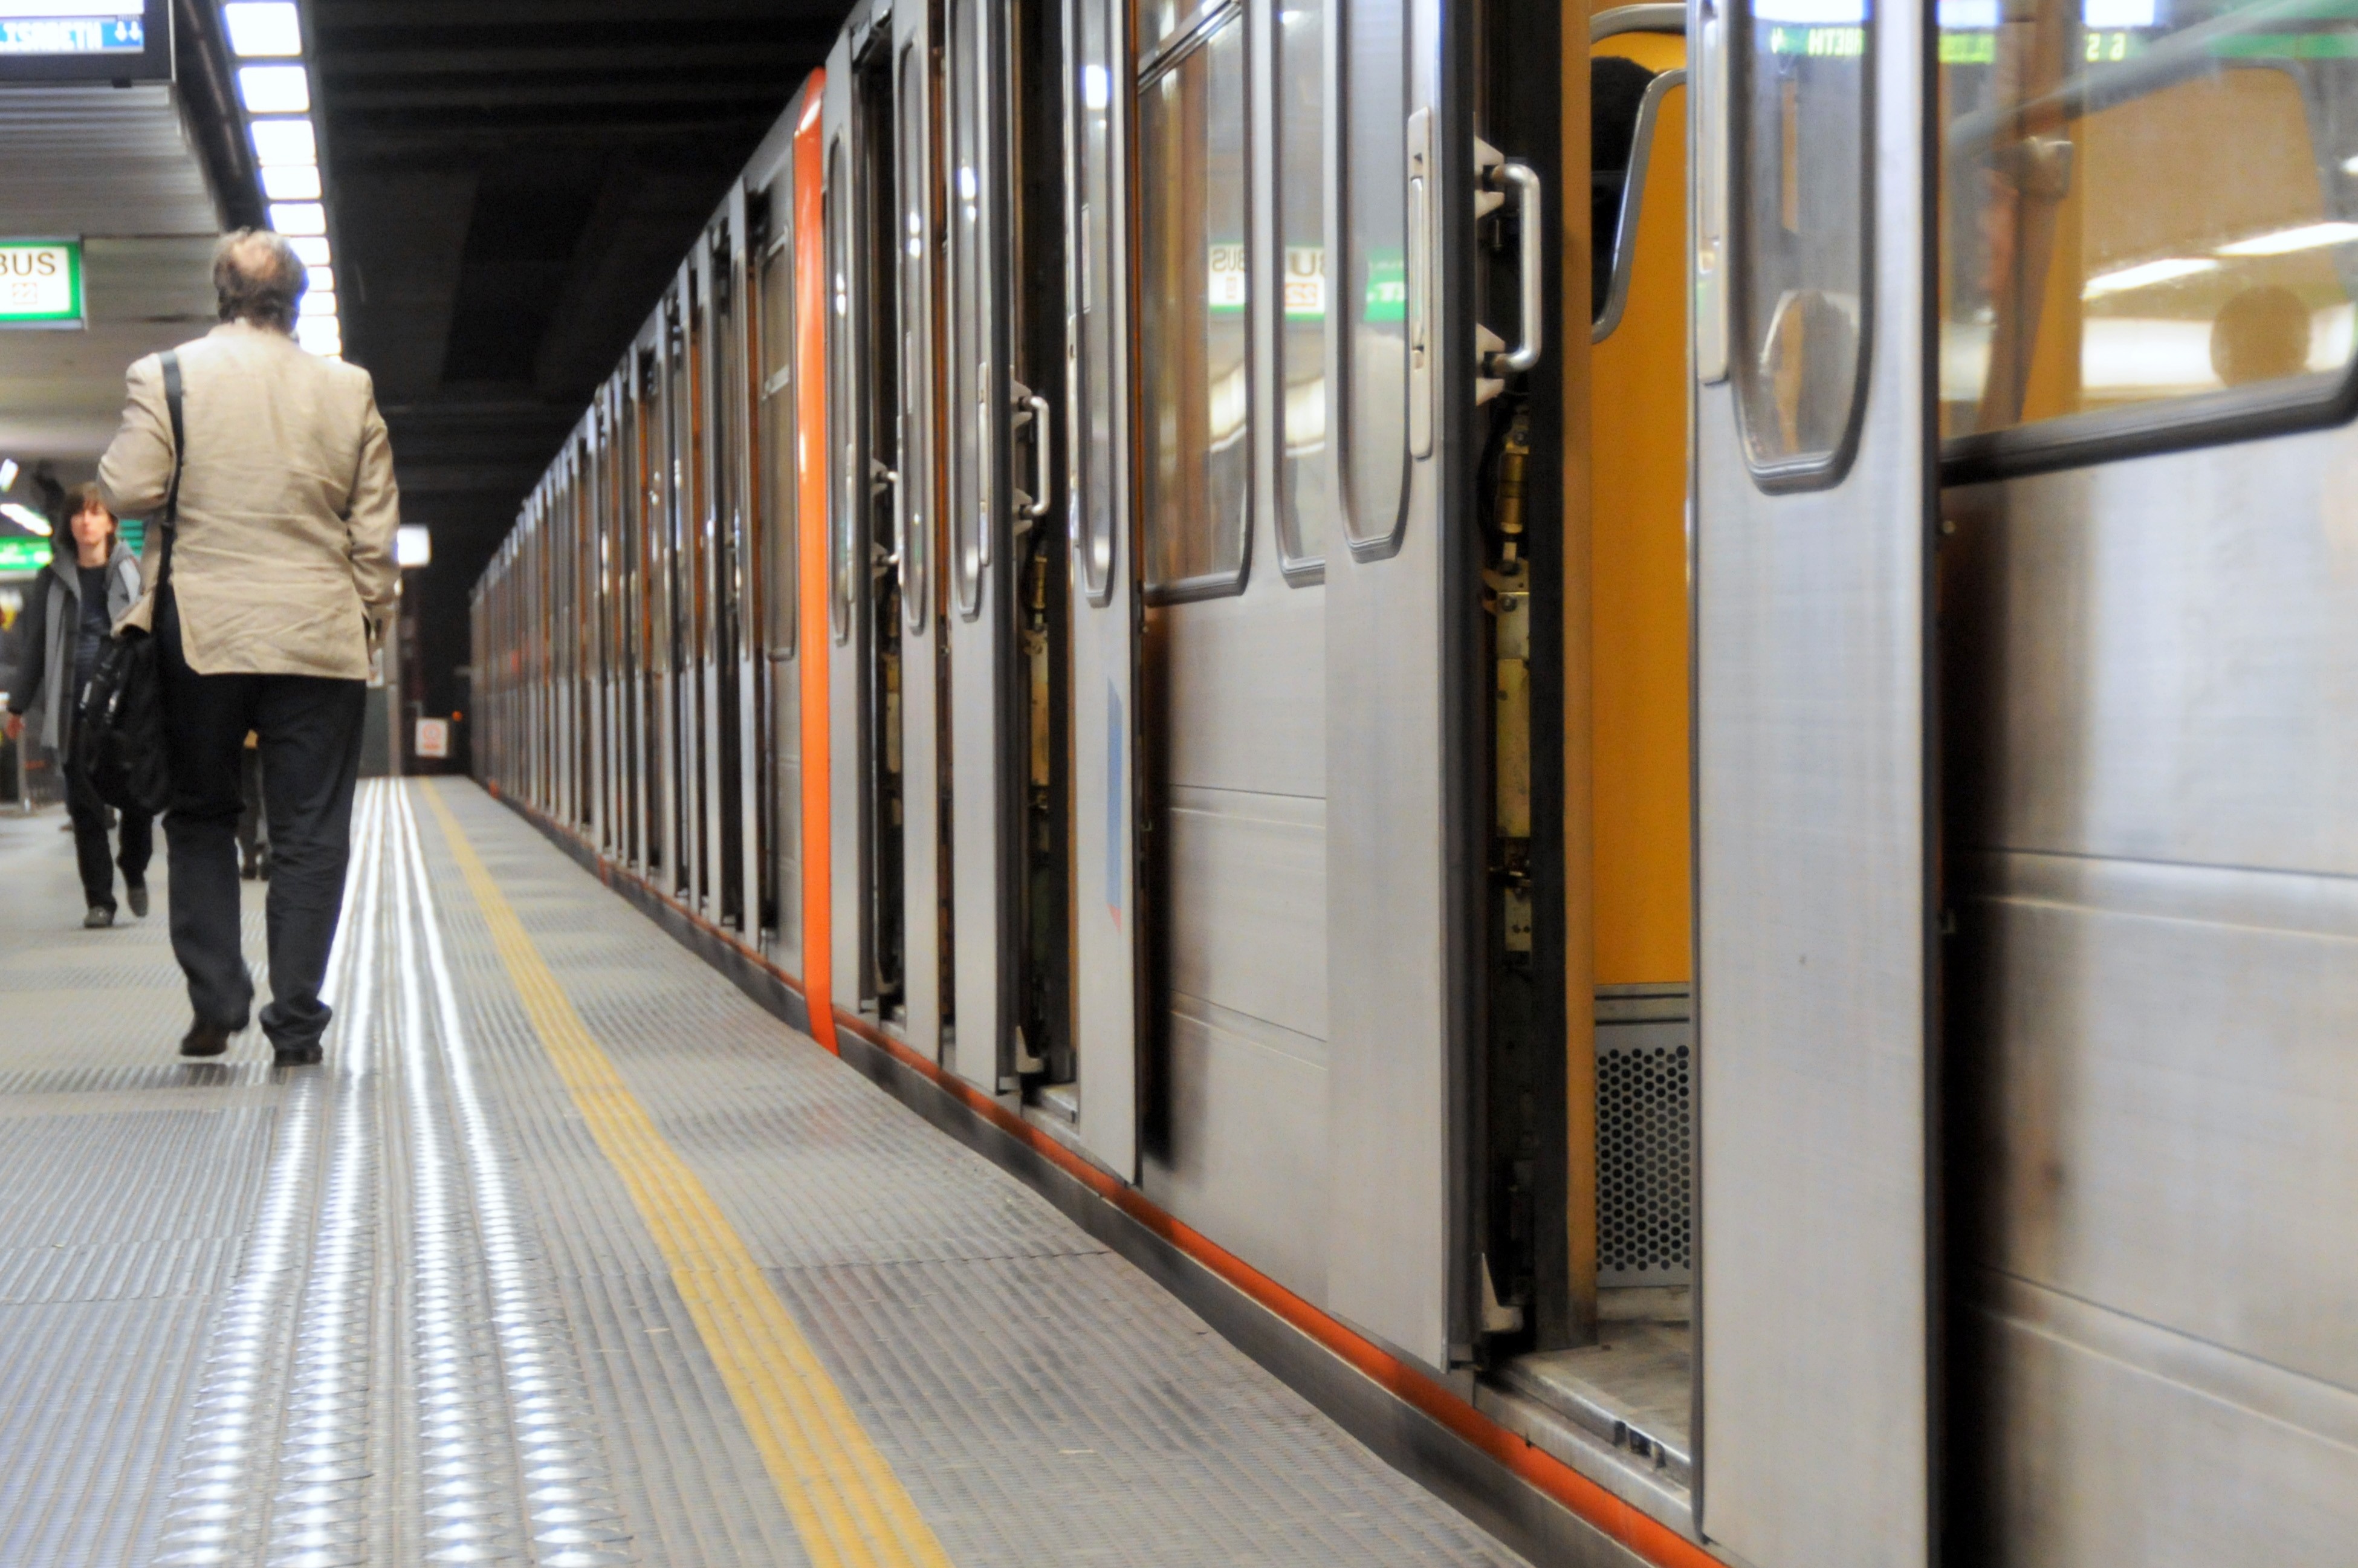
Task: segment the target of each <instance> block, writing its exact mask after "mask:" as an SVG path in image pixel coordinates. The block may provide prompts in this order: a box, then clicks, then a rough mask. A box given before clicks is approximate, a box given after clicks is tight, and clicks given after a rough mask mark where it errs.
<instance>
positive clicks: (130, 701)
mask: <svg viewBox="0 0 2358 1568" xmlns="http://www.w3.org/2000/svg"><path fill="white" fill-rule="evenodd" d="M163 365H164V404H165V406H166V407H167V408H168V409H169V410H170V411H171V416H172V487H171V489H170V490H169V491H168V492H166V494H165V497H164V517H163V520H162V522H161V523H160V524H157V525H158V526H159V527H161V528H162V529H163V530H164V550H163V565H162V566H161V567H160V568H158V570H157V578H156V593H155V598H154V600H153V602H154V603H155V604H156V605H157V607H158V608H157V613H159V614H160V613H161V612H162V611H161V606H162V603H163V599H164V593H165V590H166V589H168V588H170V587H171V583H172V535H173V532H174V529H175V527H176V526H177V524H178V522H179V517H180V457H181V448H182V446H183V445H184V441H185V435H184V431H183V429H182V426H181V419H180V356H179V355H178V354H177V353H174V352H171V351H166V352H165V354H164V355H163ZM67 765H68V766H69V767H71V768H73V769H75V770H76V771H77V772H79V773H81V776H82V777H83V778H84V779H86V780H87V781H89V784H90V787H91V788H92V790H93V791H94V792H96V794H97V795H98V797H99V798H100V799H101V800H103V801H104V802H106V804H107V805H109V806H114V808H115V809H116V810H118V811H135V812H140V813H142V814H144V815H146V816H157V815H159V814H161V813H162V811H163V809H164V808H165V807H166V806H168V805H170V804H171V800H172V769H171V762H170V757H169V751H168V746H167V744H166V741H165V738H164V671H163V667H162V660H161V659H160V658H159V657H158V656H157V650H156V639H155V637H154V636H153V635H152V634H150V633H146V632H142V631H140V630H139V629H138V628H137V627H135V626H132V627H126V628H124V630H123V631H121V632H118V633H114V635H112V636H110V637H108V638H107V639H106V641H105V642H104V643H101V644H99V650H98V664H97V666H96V667H95V668H94V669H92V672H91V676H90V684H89V685H88V686H86V687H83V688H82V693H81V712H80V714H79V715H78V716H77V717H76V719H75V723H74V728H73V745H72V750H71V751H70V753H69V754H68V757H67Z"/></svg>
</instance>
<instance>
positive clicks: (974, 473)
mask: <svg viewBox="0 0 2358 1568" xmlns="http://www.w3.org/2000/svg"><path fill="white" fill-rule="evenodd" d="M985 4H986V0H952V4H951V7H950V17H951V23H950V25H951V34H952V38H951V44H952V49H951V56H950V58H951V59H953V60H954V61H956V62H957V64H956V65H955V66H954V67H953V68H952V73H951V77H950V186H951V189H950V193H949V200H950V276H951V277H952V279H953V280H954V281H953V283H952V285H951V288H950V295H949V297H950V408H951V411H952V412H951V416H950V420H949V429H950V453H949V457H950V519H949V520H950V529H951V533H952V540H951V546H950V579H951V587H952V589H954V591H955V593H956V595H957V607H958V613H959V614H960V615H962V616H964V617H966V618H967V619H968V620H969V621H970V620H973V619H974V618H975V617H976V616H978V615H979V614H981V613H982V571H983V567H984V565H985V562H986V554H985V553H986V551H987V550H988V549H989V545H988V542H987V541H988V539H989V535H990V525H991V519H990V472H989V462H990V426H991V422H990V419H989V418H987V417H986V416H985V414H984V411H983V408H982V400H983V397H984V395H985V392H984V388H985V387H986V386H987V385H988V384H989V381H990V376H989V370H988V367H987V366H986V365H985V363H984V361H985V360H986V359H987V358H988V357H989V355H990V341H989V336H988V331H989V325H990V322H989V317H988V315H987V312H988V310H989V308H990V307H989V304H988V293H987V285H986V281H985V279H986V276H987V275H986V268H985V262H986V258H985V255H984V247H985V245H986V243H988V225H987V223H986V221H985V218H984V213H983V202H984V201H985V200H986V199H987V195H988V193H987V191H986V190H985V189H984V186H985V184H986V181H987V179H988V178H989V170H988V168H986V165H987V163H988V161H989V146H990V139H989V135H988V130H987V127H986V126H985V124H984V123H983V117H982V104H981V102H980V100H981V81H980V79H981V78H982V77H984V76H986V75H987V74H988V73H989V66H988V64H987V62H985V60H984V59H983V58H982V51H983V45H984V43H985V41H986V39H985V36H984V28H983V22H982V7H983V5H985Z"/></svg>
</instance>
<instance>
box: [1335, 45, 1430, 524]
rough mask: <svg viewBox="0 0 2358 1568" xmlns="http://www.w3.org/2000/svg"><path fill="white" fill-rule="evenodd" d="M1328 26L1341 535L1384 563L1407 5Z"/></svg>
mask: <svg viewBox="0 0 2358 1568" xmlns="http://www.w3.org/2000/svg"><path fill="white" fill-rule="evenodd" d="M1336 24H1337V26H1338V27H1339V29H1340V31H1341V34H1342V37H1341V38H1340V39H1339V40H1338V41H1339V45H1340V49H1341V53H1342V66H1343V70H1342V81H1343V84H1344V88H1345V91H1344V93H1343V103H1341V104H1340V105H1339V106H1338V107H1339V108H1340V110H1341V112H1342V113H1341V124H1340V125H1339V127H1338V129H1339V132H1340V146H1339V148H1338V150H1339V151H1340V152H1341V154H1342V157H1341V158H1340V160H1339V161H1340V165H1341V173H1342V202H1341V205H1340V211H1339V212H1338V215H1337V216H1338V222H1339V223H1340V238H1341V239H1342V241H1343V267H1342V273H1341V276H1342V279H1343V282H1342V291H1343V292H1342V297H1341V301H1340V303H1341V307H1342V317H1341V321H1340V327H1341V331H1340V334H1339V345H1338V346H1339V348H1340V351H1341V359H1340V366H1339V368H1340V373H1341V375H1342V378H1343V403H1342V406H1341V408H1340V409H1339V410H1338V411H1337V412H1338V413H1339V414H1340V416H1341V421H1340V423H1341V428H1340V429H1339V431H1338V432H1337V434H1338V435H1339V437H1340V441H1339V443H1338V444H1339V447H1340V452H1341V459H1342V462H1341V470H1340V473H1341V479H1342V481H1343V514H1342V515H1343V527H1344V531H1345V534H1346V535H1347V538H1348V539H1349V541H1350V544H1351V547H1352V549H1353V550H1354V551H1355V552H1357V553H1360V554H1365V555H1384V554H1389V553H1390V551H1391V550H1392V549H1393V548H1395V547H1396V546H1397V545H1398V541H1399V539H1400V531H1401V526H1402V524H1403V523H1404V521H1405V517H1406V513H1405V508H1406V506H1407V504H1408V465H1409V417H1408V412H1409V308H1410V299H1409V284H1410V281H1411V280H1410V278H1409V240H1410V213H1409V194H1410V192H1409V178H1410V169H1409V144H1408V135H1407V134H1406V133H1405V132H1404V131H1403V126H1404V125H1408V124H1412V122H1410V120H1409V114H1408V100H1409V78H1408V66H1409V54H1410V51H1409V40H1408V36H1407V27H1408V7H1407V5H1405V4H1404V3H1403V0H1379V3H1377V4H1371V5H1354V6H1351V7H1349V8H1347V9H1346V10H1343V11H1341V12H1338V14H1337V15H1336ZM1415 124H1420V125H1421V124H1422V122H1421V121H1419V122H1415ZM1419 183H1420V184H1422V181H1421V180H1420V182H1419Z"/></svg>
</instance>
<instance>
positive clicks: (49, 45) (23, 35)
mask: <svg viewBox="0 0 2358 1568" xmlns="http://www.w3.org/2000/svg"><path fill="white" fill-rule="evenodd" d="M165 5H166V0H0V81H168V80H169V79H170V77H171V74H172V29H171V21H170V18H169V16H168V13H167V11H166V9H165Z"/></svg>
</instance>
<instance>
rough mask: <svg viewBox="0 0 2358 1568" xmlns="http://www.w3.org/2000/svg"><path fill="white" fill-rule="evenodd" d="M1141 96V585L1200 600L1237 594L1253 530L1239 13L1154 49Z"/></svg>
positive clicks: (1156, 593)
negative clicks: (1143, 556)
mask: <svg viewBox="0 0 2358 1568" xmlns="http://www.w3.org/2000/svg"><path fill="white" fill-rule="evenodd" d="M1138 97H1139V107H1138V120H1137V124H1138V141H1139V177H1140V182H1141V189H1140V192H1139V249H1140V254H1139V275H1140V278H1141V289H1140V312H1139V317H1140V319H1139V338H1140V343H1139V350H1140V351H1139V379H1140V386H1139V422H1140V434H1141V444H1142V447H1143V451H1142V456H1143V459H1144V466H1143V471H1142V472H1141V477H1140V485H1139V489H1140V500H1141V503H1142V504H1143V506H1144V510H1145V518H1144V521H1145V528H1146V560H1145V563H1144V564H1145V568H1146V569H1145V579H1146V588H1147V592H1148V594H1149V595H1150V597H1152V598H1153V599H1155V600H1178V599H1190V598H1200V597H1203V596H1206V595H1208V594H1216V593H1223V592H1234V591H1236V590H1238V589H1241V588H1242V587H1243V585H1244V574H1245V548H1246V540H1247V537H1248V531H1249V526H1250V522H1251V514H1250V497H1251V482H1250V479H1251V465H1250V446H1251V428H1252V419H1251V415H1252V391H1251V387H1252V382H1251V364H1250V351H1249V342H1250V336H1249V330H1248V323H1249V308H1248V307H1249V300H1250V292H1251V291H1250V287H1249V272H1248V269H1247V266H1246V261H1245V258H1246V255H1247V254H1248V247H1247V243H1246V240H1247V235H1246V164H1245V152H1246V147H1245V26H1244V13H1243V10H1242V8H1241V6H1238V5H1228V6H1223V7H1221V8H1219V9H1218V10H1216V11H1214V12H1212V13H1211V14H1210V15H1209V16H1207V17H1206V20H1205V21H1203V22H1201V23H1198V24H1197V25H1196V26H1195V27H1189V28H1186V29H1184V30H1183V31H1181V32H1180V33H1179V34H1178V36H1177V37H1175V38H1173V39H1172V40H1170V41H1169V42H1168V43H1166V44H1164V45H1163V46H1162V47H1161V48H1160V49H1157V50H1156V51H1155V52H1153V53H1152V54H1150V55H1149V56H1148V57H1147V59H1146V60H1145V62H1144V65H1143V67H1142V69H1141V72H1140V78H1139V85H1138Z"/></svg>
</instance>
